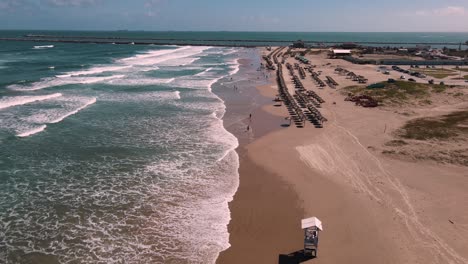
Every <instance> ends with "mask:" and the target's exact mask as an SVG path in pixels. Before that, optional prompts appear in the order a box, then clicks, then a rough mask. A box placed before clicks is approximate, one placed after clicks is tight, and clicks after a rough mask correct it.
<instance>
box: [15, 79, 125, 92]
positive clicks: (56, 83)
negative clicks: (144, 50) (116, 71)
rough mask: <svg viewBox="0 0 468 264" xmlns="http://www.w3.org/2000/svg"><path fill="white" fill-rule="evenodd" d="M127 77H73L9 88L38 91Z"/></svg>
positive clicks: (44, 80)
mask: <svg viewBox="0 0 468 264" xmlns="http://www.w3.org/2000/svg"><path fill="white" fill-rule="evenodd" d="M123 77H125V75H113V76H104V77H72V78H45V79H43V80H41V81H39V82H35V83H32V84H29V85H18V84H12V85H9V86H7V88H8V89H10V90H15V91H36V90H42V89H45V88H50V87H56V86H62V85H68V84H91V83H99V82H105V81H108V80H112V79H118V78H123Z"/></svg>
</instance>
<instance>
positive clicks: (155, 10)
mask: <svg viewBox="0 0 468 264" xmlns="http://www.w3.org/2000/svg"><path fill="white" fill-rule="evenodd" d="M163 1H164V0H147V1H146V2H145V5H144V7H145V10H146V12H145V15H146V16H147V17H155V16H157V15H158V14H159V10H160V9H159V8H160V5H161V4H162V3H163Z"/></svg>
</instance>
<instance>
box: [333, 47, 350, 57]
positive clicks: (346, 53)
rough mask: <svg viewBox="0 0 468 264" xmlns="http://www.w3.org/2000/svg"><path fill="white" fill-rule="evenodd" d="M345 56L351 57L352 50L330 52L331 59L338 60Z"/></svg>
mask: <svg viewBox="0 0 468 264" xmlns="http://www.w3.org/2000/svg"><path fill="white" fill-rule="evenodd" d="M344 56H351V50H346V49H333V50H331V52H330V57H332V58H338V57H344Z"/></svg>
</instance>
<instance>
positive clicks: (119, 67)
mask: <svg viewBox="0 0 468 264" xmlns="http://www.w3.org/2000/svg"><path fill="white" fill-rule="evenodd" d="M130 67H132V66H131V65H117V66H97V67H92V68H90V69H88V70H84V71H72V72H68V73H65V74H61V75H57V76H55V77H57V78H67V77H76V76H81V75H93V74H99V73H105V72H116V71H122V70H125V69H128V68H130Z"/></svg>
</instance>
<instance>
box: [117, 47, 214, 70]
mask: <svg viewBox="0 0 468 264" xmlns="http://www.w3.org/2000/svg"><path fill="white" fill-rule="evenodd" d="M206 49H208V47H191V46H186V47H182V48H178V49H172V50H157V51H151V52H149V53H147V54H142V55H137V56H134V57H130V58H126V59H122V60H121V61H122V62H124V63H126V64H130V65H133V66H135V65H137V66H144V65H155V64H161V63H162V62H166V63H165V65H173V66H177V65H181V64H185V65H188V64H190V63H191V62H193V61H195V60H197V59H198V58H196V59H194V58H189V59H188V60H184V61H183V62H182V63H180V60H181V59H183V58H187V57H191V56H194V55H196V54H200V53H202V52H203V51H204V50H206ZM177 60H179V62H177ZM169 61H171V62H170V63H169Z"/></svg>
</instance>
